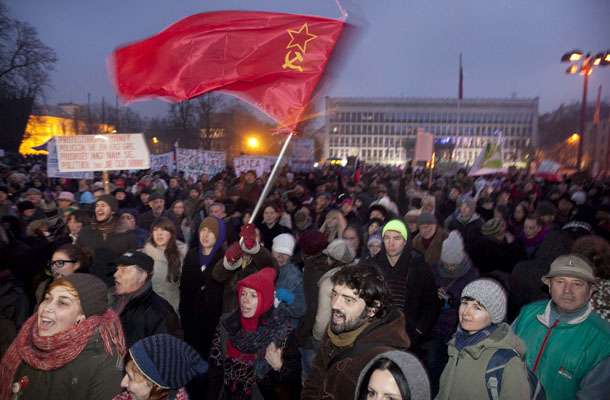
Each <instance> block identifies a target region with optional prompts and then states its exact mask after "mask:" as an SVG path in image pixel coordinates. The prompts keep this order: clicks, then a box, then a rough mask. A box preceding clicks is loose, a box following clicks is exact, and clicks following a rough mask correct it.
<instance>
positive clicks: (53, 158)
mask: <svg viewBox="0 0 610 400" xmlns="http://www.w3.org/2000/svg"><path fill="white" fill-rule="evenodd" d="M47 151H48V152H49V154H48V155H47V176H48V177H49V178H71V179H93V172H91V171H80V172H77V171H74V172H59V167H58V164H59V161H58V160H57V145H56V144H55V140H53V139H51V140H49V142H48V144H47Z"/></svg>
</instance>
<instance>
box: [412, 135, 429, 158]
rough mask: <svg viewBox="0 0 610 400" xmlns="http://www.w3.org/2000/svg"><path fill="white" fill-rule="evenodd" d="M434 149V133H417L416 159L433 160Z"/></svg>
mask: <svg viewBox="0 0 610 400" xmlns="http://www.w3.org/2000/svg"><path fill="white" fill-rule="evenodd" d="M433 151H434V135H433V134H431V133H423V132H418V133H417V139H416V141H415V158H414V160H415V161H432V152H433Z"/></svg>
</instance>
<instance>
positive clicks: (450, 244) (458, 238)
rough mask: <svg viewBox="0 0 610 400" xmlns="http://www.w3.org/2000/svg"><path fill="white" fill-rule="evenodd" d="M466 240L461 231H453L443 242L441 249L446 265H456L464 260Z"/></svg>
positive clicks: (442, 258)
mask: <svg viewBox="0 0 610 400" xmlns="http://www.w3.org/2000/svg"><path fill="white" fill-rule="evenodd" d="M464 256H465V254H464V240H463V239H462V235H461V234H460V232H459V231H455V230H454V231H451V232H450V233H449V236H447V239H445V240H444V241H443V247H442V248H441V261H442V262H444V263H445V264H449V265H456V264H459V263H461V262H462V261H463V260H464Z"/></svg>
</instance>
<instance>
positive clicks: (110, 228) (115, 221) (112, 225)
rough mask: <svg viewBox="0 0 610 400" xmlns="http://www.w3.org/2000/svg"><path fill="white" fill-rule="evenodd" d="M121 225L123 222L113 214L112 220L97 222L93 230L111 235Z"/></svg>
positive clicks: (94, 223) (93, 224)
mask: <svg viewBox="0 0 610 400" xmlns="http://www.w3.org/2000/svg"><path fill="white" fill-rule="evenodd" d="M120 223H121V220H120V219H119V218H117V216H116V214H114V213H112V215H111V216H110V218H107V219H105V220H103V221H99V222H98V221H97V220H96V221H95V222H93V223H92V224H91V225H92V226H93V228H95V229H97V230H98V231H100V232H102V233H103V234H105V235H107V234H109V233H113V232H115V231H116V230H117V229H118V227H119V224H120Z"/></svg>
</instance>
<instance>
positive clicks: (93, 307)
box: [61, 273, 108, 318]
mask: <svg viewBox="0 0 610 400" xmlns="http://www.w3.org/2000/svg"><path fill="white" fill-rule="evenodd" d="M61 279H62V280H64V281H68V282H70V283H71V284H72V286H74V289H76V292H77V293H78V298H79V299H80V305H81V307H82V309H83V313H84V314H85V318H89V317H90V316H92V315H102V314H103V313H105V312H106V310H107V309H108V287H107V286H106V284H105V283H104V282H103V281H102V280H101V279H99V278H97V277H95V276H93V275H90V274H79V273H76V274H72V275H68V276H64V277H63V278H61Z"/></svg>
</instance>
